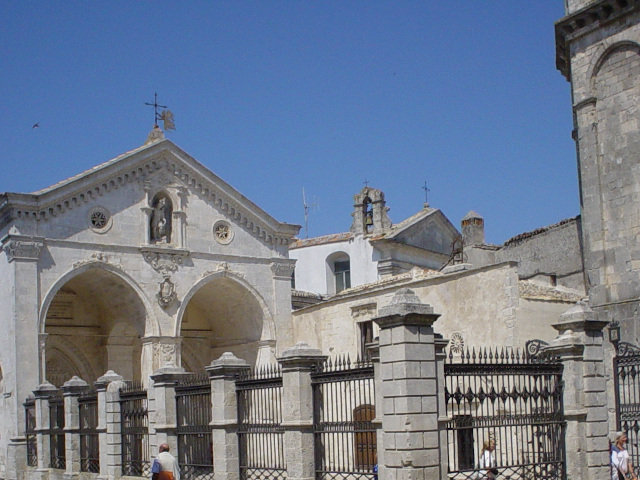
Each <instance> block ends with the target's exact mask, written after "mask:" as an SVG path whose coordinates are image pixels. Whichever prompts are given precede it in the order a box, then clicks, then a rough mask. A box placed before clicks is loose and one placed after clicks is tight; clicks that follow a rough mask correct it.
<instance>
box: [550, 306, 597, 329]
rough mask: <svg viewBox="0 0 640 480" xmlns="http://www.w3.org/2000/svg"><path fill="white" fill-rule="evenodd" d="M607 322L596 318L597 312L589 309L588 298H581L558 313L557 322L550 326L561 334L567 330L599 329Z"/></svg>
mask: <svg viewBox="0 0 640 480" xmlns="http://www.w3.org/2000/svg"><path fill="white" fill-rule="evenodd" d="M607 324H608V322H606V321H602V320H598V314H597V313H596V312H594V311H593V310H592V309H591V307H590V306H589V303H588V300H587V299H583V300H580V301H579V302H577V303H576V304H575V305H573V306H572V307H571V308H570V309H569V310H567V311H566V312H564V313H563V314H562V315H560V318H559V320H558V322H557V323H554V324H552V325H551V326H552V327H553V328H555V329H556V330H557V331H558V332H559V333H560V335H563V334H565V333H569V332H586V331H593V330H597V331H601V330H602V329H604V327H606V326H607Z"/></svg>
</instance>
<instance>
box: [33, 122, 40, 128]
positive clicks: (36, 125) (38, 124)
mask: <svg viewBox="0 0 640 480" xmlns="http://www.w3.org/2000/svg"><path fill="white" fill-rule="evenodd" d="M31 128H32V129H33V128H40V122H38V123H34V124H33V127H31Z"/></svg>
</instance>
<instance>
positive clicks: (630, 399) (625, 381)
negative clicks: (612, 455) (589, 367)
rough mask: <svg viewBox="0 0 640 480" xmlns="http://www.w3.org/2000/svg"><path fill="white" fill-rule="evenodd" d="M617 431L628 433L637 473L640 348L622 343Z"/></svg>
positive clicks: (617, 364)
mask: <svg viewBox="0 0 640 480" xmlns="http://www.w3.org/2000/svg"><path fill="white" fill-rule="evenodd" d="M613 370H614V380H615V394H616V424H617V430H620V431H623V432H625V433H626V434H627V437H628V438H629V441H628V443H627V449H628V452H629V456H630V457H631V462H632V463H633V465H634V469H635V471H636V474H637V473H638V472H640V465H638V461H639V460H640V448H638V441H639V440H640V347H637V346H636V345H633V344H631V343H627V342H620V343H618V345H617V348H616V356H615V357H614V359H613Z"/></svg>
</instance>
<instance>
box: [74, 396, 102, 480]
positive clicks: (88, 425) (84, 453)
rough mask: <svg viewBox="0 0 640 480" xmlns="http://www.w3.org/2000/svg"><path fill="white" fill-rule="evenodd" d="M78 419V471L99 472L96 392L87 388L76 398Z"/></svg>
mask: <svg viewBox="0 0 640 480" xmlns="http://www.w3.org/2000/svg"><path fill="white" fill-rule="evenodd" d="M78 413H79V417H80V418H79V419H80V432H79V433H80V471H81V472H90V473H100V442H99V439H98V394H97V393H96V391H95V390H89V391H87V392H85V393H83V394H82V395H80V397H79V398H78Z"/></svg>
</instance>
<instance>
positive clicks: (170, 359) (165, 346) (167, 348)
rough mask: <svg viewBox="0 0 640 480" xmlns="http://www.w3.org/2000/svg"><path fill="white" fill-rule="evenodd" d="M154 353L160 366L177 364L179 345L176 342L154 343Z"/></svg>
mask: <svg viewBox="0 0 640 480" xmlns="http://www.w3.org/2000/svg"><path fill="white" fill-rule="evenodd" d="M153 354H154V356H155V358H156V360H157V363H158V365H159V366H160V367H162V366H164V365H177V363H176V361H177V358H178V346H177V345H176V344H175V343H154V344H153Z"/></svg>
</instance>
